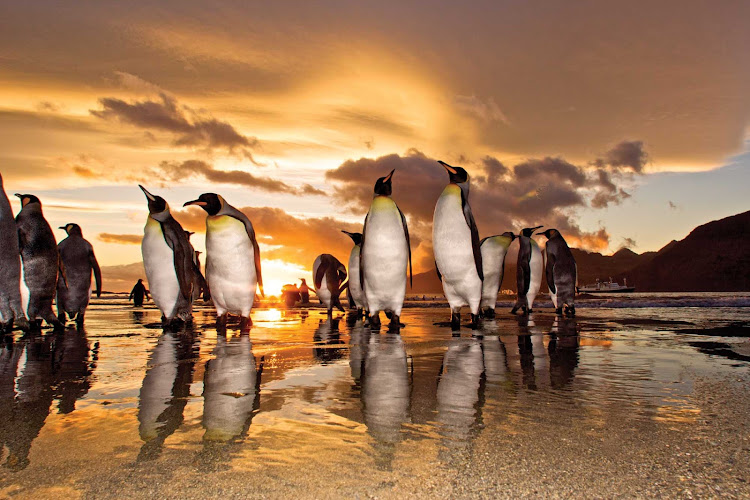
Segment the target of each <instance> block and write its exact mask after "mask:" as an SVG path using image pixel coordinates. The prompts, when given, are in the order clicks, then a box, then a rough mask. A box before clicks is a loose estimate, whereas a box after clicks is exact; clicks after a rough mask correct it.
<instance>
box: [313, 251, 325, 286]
mask: <svg viewBox="0 0 750 500" xmlns="http://www.w3.org/2000/svg"><path fill="white" fill-rule="evenodd" d="M327 269H328V259H326V258H325V257H324V258H322V259H320V265H319V266H318V270H317V271H316V272H315V276H313V282H314V283H315V289H316V290H320V286H321V285H322V284H323V278H324V277H325V275H326V270H327ZM316 295H317V292H316Z"/></svg>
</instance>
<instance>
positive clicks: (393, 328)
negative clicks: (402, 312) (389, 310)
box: [388, 314, 406, 332]
mask: <svg viewBox="0 0 750 500" xmlns="http://www.w3.org/2000/svg"><path fill="white" fill-rule="evenodd" d="M404 326H406V325H405V324H403V323H401V322H400V321H399V316H398V314H391V322H390V324H389V325H388V331H389V332H398V331H399V330H400V329H401V328H402V327H404Z"/></svg>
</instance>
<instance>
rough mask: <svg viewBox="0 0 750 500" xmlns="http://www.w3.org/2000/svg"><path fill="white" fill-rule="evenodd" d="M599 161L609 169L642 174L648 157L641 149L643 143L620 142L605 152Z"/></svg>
mask: <svg viewBox="0 0 750 500" xmlns="http://www.w3.org/2000/svg"><path fill="white" fill-rule="evenodd" d="M601 161H602V162H603V163H604V164H605V165H609V166H611V167H615V168H629V169H631V170H632V171H633V172H637V173H642V172H643V168H644V167H645V166H646V164H647V163H648V161H649V157H648V154H647V153H646V151H645V150H644V149H643V141H622V142H620V143H618V144H617V145H615V146H614V147H613V148H612V149H610V150H609V151H607V153H606V154H605V155H604V158H602V159H601Z"/></svg>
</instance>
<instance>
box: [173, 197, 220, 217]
mask: <svg viewBox="0 0 750 500" xmlns="http://www.w3.org/2000/svg"><path fill="white" fill-rule="evenodd" d="M188 205H198V206H199V207H201V208H202V209H203V210H205V211H206V213H207V214H208V215H216V214H218V213H219V212H220V211H221V209H222V208H224V198H222V197H221V196H219V195H218V194H216V193H203V194H202V195H200V196H199V197H198V199H197V200H193V201H188V202H186V203H185V204H184V205H183V207H186V206H188Z"/></svg>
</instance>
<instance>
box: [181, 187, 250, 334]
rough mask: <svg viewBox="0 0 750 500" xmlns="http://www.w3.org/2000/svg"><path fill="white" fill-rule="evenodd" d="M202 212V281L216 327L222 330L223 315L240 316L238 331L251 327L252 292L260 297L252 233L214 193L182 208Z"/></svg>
mask: <svg viewBox="0 0 750 500" xmlns="http://www.w3.org/2000/svg"><path fill="white" fill-rule="evenodd" d="M189 205H197V206H199V207H201V208H202V209H203V210H205V211H206V213H207V214H208V216H207V217H206V281H207V282H208V288H209V290H210V291H211V298H212V299H213V301H214V306H215V307H216V316H217V317H216V327H217V329H218V330H219V331H220V332H223V331H224V330H225V329H226V324H227V314H237V315H239V316H240V318H241V319H240V330H241V331H242V332H247V331H248V330H249V328H250V326H251V325H252V324H253V321H252V319H251V318H250V311H252V309H253V301H254V300H255V290H256V288H258V289H260V295H261V296H263V276H262V275H261V271H260V248H259V247H258V241H257V239H256V238H255V229H253V224H252V223H251V222H250V219H248V218H247V215H245V214H243V213H242V212H240V211H239V210H237V209H236V208H234V207H233V206H232V205H230V204H229V203H227V202H226V201H225V200H224V198H222V197H221V196H220V195H218V194H216V193H203V194H202V195H200V196H199V197H198V199H197V200H193V201H188V202H187V203H185V205H184V206H186V207H187V206H189Z"/></svg>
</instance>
